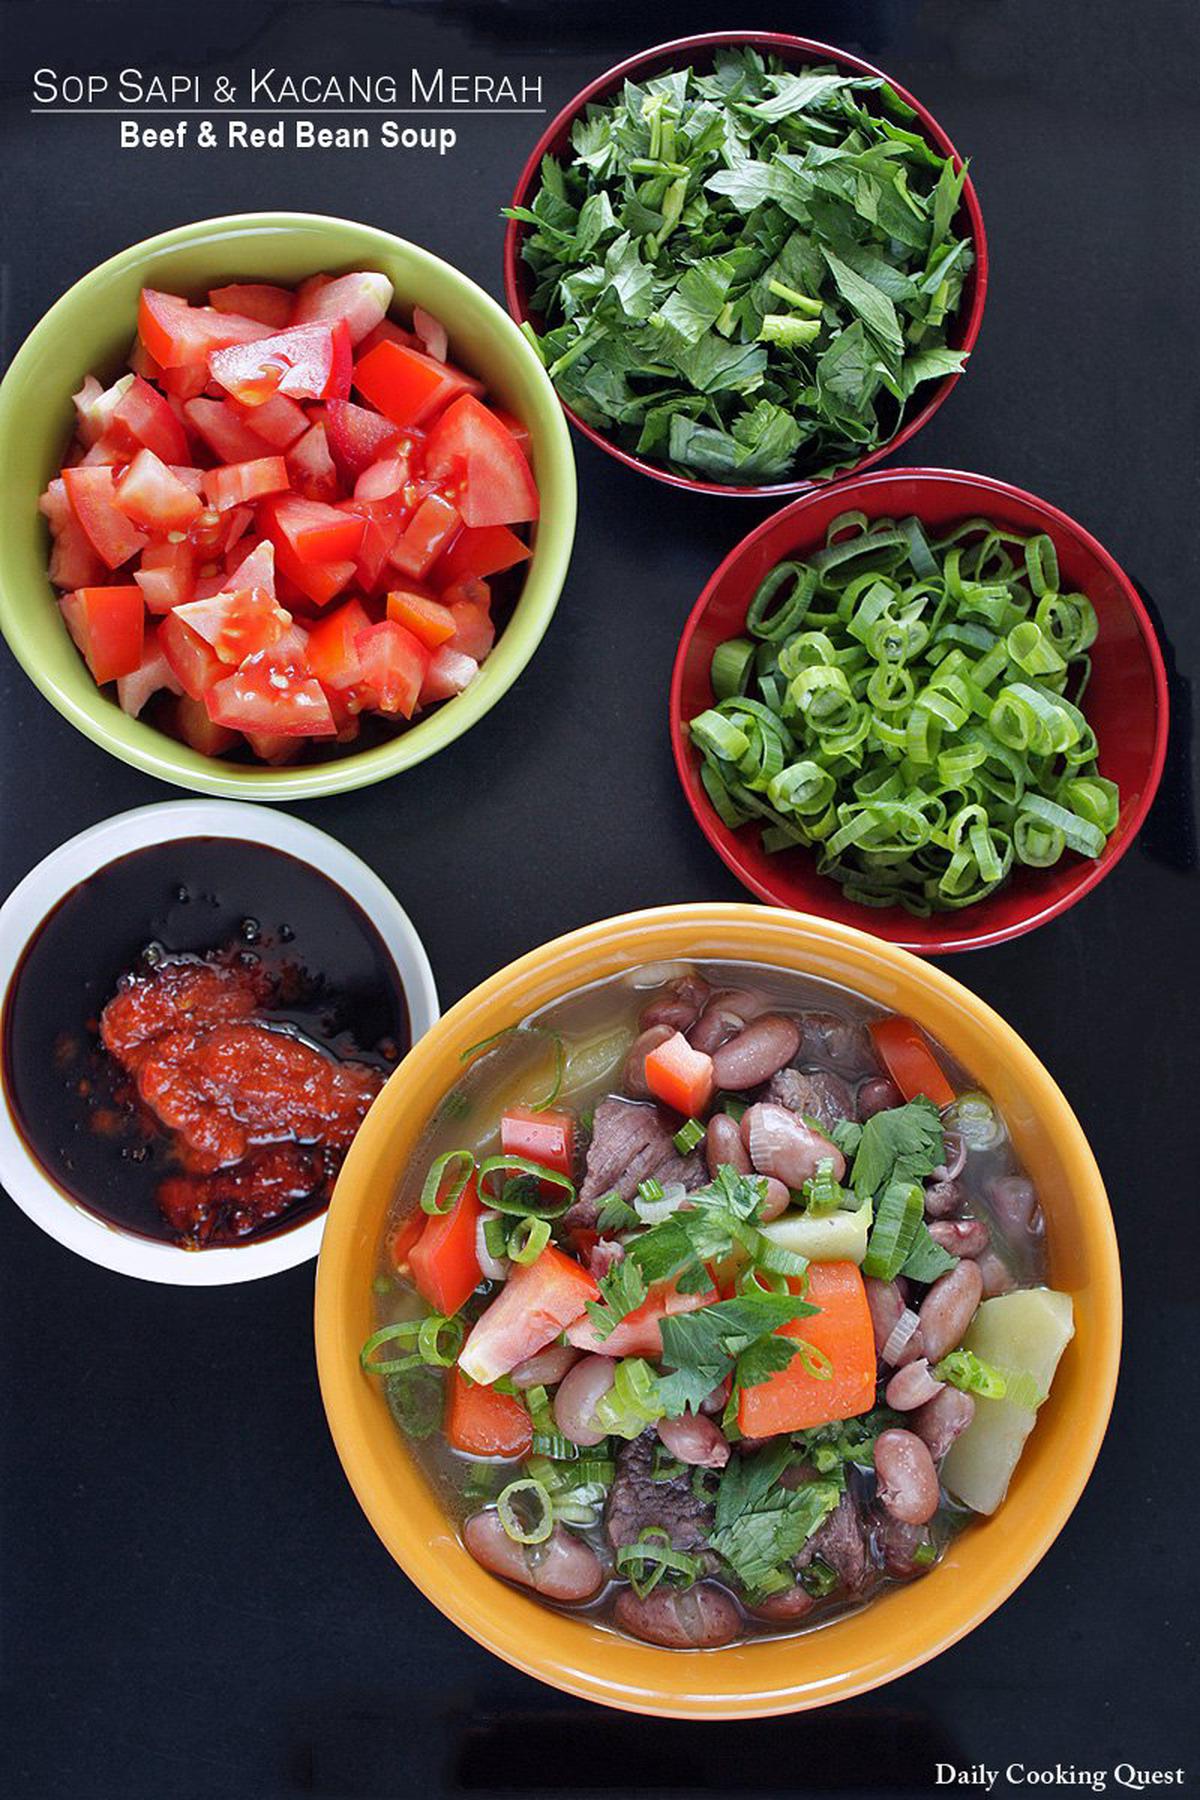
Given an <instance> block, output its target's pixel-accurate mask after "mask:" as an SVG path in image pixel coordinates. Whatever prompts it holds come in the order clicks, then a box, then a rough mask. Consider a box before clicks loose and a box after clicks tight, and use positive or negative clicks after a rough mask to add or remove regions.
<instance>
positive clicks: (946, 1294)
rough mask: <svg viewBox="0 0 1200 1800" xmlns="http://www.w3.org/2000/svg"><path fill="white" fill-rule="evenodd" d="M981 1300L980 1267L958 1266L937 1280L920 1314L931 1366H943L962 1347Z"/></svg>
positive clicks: (969, 1264) (923, 1337)
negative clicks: (940, 1363)
mask: <svg viewBox="0 0 1200 1800" xmlns="http://www.w3.org/2000/svg"><path fill="white" fill-rule="evenodd" d="M982 1299H983V1276H982V1275H981V1274H980V1273H979V1265H978V1263H973V1262H960V1263H956V1264H955V1266H954V1268H952V1269H947V1271H946V1273H945V1274H944V1275H939V1276H938V1278H937V1280H936V1281H935V1282H934V1284H933V1286H932V1287H931V1288H930V1290H929V1292H928V1293H927V1294H926V1296H925V1298H924V1299H923V1300H922V1302H921V1306H920V1310H919V1314H918V1316H919V1318H920V1321H921V1343H922V1350H923V1354H924V1355H925V1356H927V1357H928V1359H929V1361H930V1362H931V1363H935V1362H940V1361H941V1359H942V1357H943V1356H946V1355H947V1354H948V1353H949V1352H950V1351H951V1350H954V1349H956V1348H957V1346H958V1345H959V1344H961V1343H962V1341H963V1336H964V1334H965V1332H966V1329H967V1326H968V1325H969V1324H970V1323H971V1320H972V1319H973V1318H974V1317H975V1311H976V1308H977V1307H978V1305H979V1302H980V1301H981V1300H982Z"/></svg>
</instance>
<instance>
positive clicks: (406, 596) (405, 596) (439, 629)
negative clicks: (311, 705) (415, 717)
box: [387, 588, 507, 1147]
mask: <svg viewBox="0 0 1200 1800" xmlns="http://www.w3.org/2000/svg"><path fill="white" fill-rule="evenodd" d="M387 612H388V618H389V619H395V621H396V623H397V625H403V626H404V628H405V630H406V631H411V632H412V634H413V636H414V637H415V638H420V640H421V642H422V643H423V644H424V646H425V648H426V649H427V650H436V649H437V647H438V645H439V644H445V643H447V642H448V641H449V639H450V638H452V637H453V636H454V631H455V625H454V615H453V613H452V612H451V611H450V608H449V607H448V606H443V605H442V603H441V601H440V600H430V599H428V598H427V597H426V595H424V594H414V593H411V592H410V591H409V590H408V589H407V588H397V589H396V590H394V591H393V592H392V593H390V594H389V595H388V598H387ZM506 1147H507V1146H506Z"/></svg>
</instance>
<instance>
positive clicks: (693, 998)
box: [638, 975, 712, 1031]
mask: <svg viewBox="0 0 1200 1800" xmlns="http://www.w3.org/2000/svg"><path fill="white" fill-rule="evenodd" d="M711 992H712V989H711V988H710V987H709V985H708V983H707V981H705V980H704V978H703V976H701V975H681V976H680V977H679V980H678V981H673V982H671V984H670V986H669V987H666V988H664V989H663V992H662V993H661V994H660V995H659V996H658V998H657V999H655V1000H651V1001H650V1003H649V1005H647V1006H644V1007H643V1008H642V1011H641V1016H640V1017H639V1019H638V1029H639V1030H640V1031H648V1030H649V1028H650V1026H651V1025H669V1026H670V1027H671V1030H672V1031H688V1030H690V1029H691V1027H692V1026H693V1025H694V1024H695V1023H696V1020H697V1019H698V1018H699V1017H700V1009H701V1008H702V1007H703V1006H704V1005H705V1004H706V1003H707V1001H708V997H709V995H710V993H711Z"/></svg>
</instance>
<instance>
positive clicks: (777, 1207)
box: [758, 1175, 792, 1225]
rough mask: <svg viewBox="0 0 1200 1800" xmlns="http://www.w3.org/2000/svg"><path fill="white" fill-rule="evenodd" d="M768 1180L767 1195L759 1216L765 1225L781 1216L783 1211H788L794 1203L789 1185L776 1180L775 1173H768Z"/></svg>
mask: <svg viewBox="0 0 1200 1800" xmlns="http://www.w3.org/2000/svg"><path fill="white" fill-rule="evenodd" d="M766 1182H767V1195H766V1199H765V1200H764V1201H763V1203H762V1205H761V1207H760V1208H759V1213H758V1216H759V1218H760V1219H761V1220H762V1222H763V1224H764V1225H769V1224H770V1223H771V1220H772V1219H777V1218H779V1216H780V1214H781V1213H785V1212H786V1211H787V1209H788V1207H789V1206H790V1205H791V1204H792V1196H791V1192H790V1190H789V1189H788V1188H787V1186H786V1185H785V1184H784V1183H783V1182H782V1181H776V1179H775V1177H774V1176H773V1175H768V1176H767V1177H766Z"/></svg>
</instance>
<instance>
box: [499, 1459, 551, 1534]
mask: <svg viewBox="0 0 1200 1800" xmlns="http://www.w3.org/2000/svg"><path fill="white" fill-rule="evenodd" d="M496 1511H497V1513H498V1514H499V1516H500V1523H501V1525H503V1527H504V1531H505V1535H506V1536H507V1537H510V1538H511V1539H512V1541H513V1543H514V1544H544V1543H545V1541H546V1539H547V1538H548V1537H549V1536H550V1533H551V1532H552V1531H553V1530H554V1504H553V1502H552V1500H551V1499H550V1496H549V1494H548V1493H547V1492H546V1490H545V1488H544V1487H543V1486H542V1484H541V1482H540V1481H533V1480H531V1479H530V1478H529V1477H528V1476H522V1478H521V1479H520V1480H519V1481H510V1482H509V1484H508V1486H507V1487H506V1488H504V1489H503V1490H502V1492H501V1494H500V1497H499V1499H498V1500H497V1501H496Z"/></svg>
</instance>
